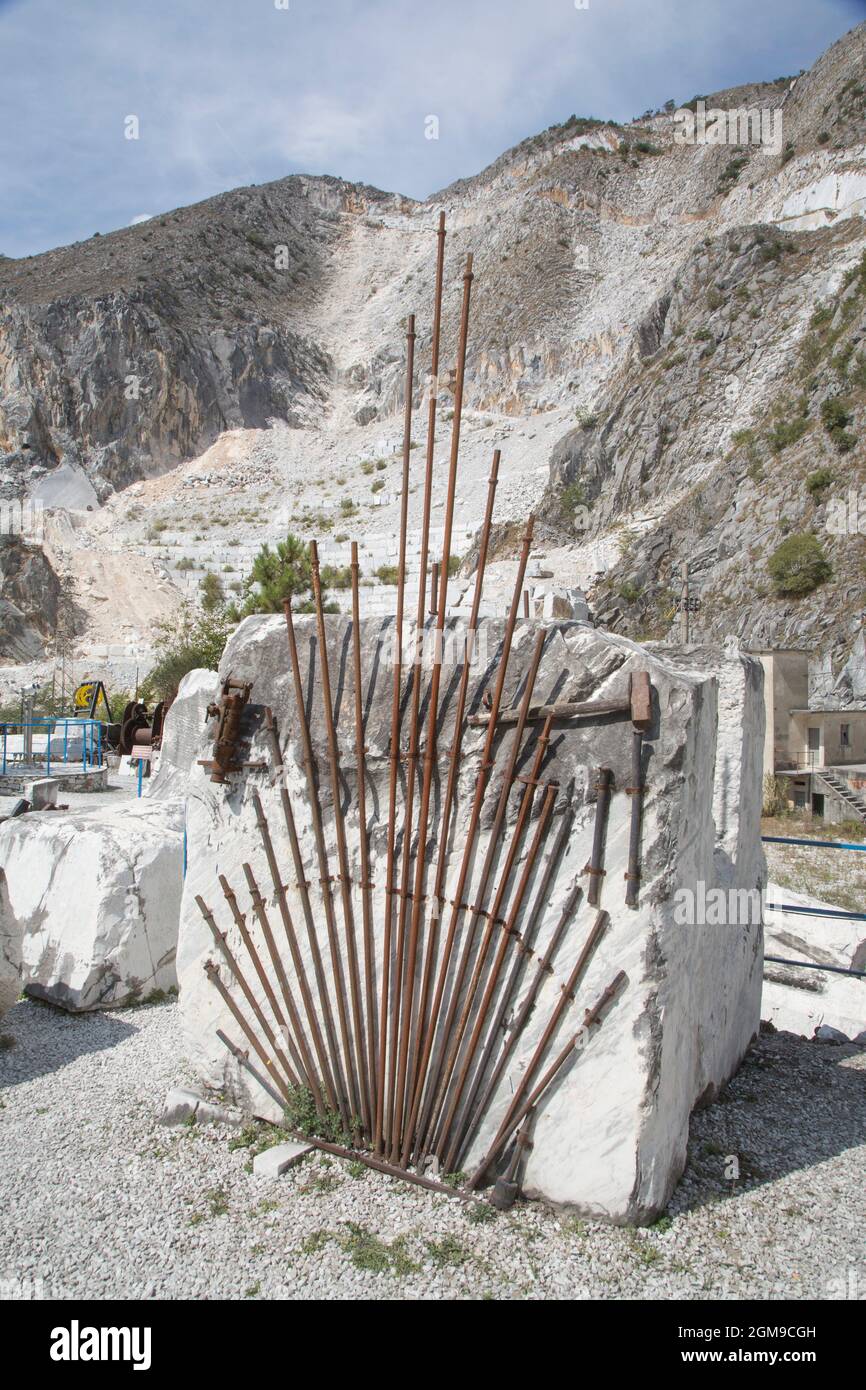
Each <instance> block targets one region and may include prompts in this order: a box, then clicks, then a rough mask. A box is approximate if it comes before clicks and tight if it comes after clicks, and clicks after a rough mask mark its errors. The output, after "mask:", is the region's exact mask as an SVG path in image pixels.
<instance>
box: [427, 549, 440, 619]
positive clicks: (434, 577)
mask: <svg viewBox="0 0 866 1390" xmlns="http://www.w3.org/2000/svg"><path fill="white" fill-rule="evenodd" d="M438 601H439V561H438V560H434V561H433V564H432V565H431V567H430V610H429V611H430V617H431V618H435V617H436V607H437V603H438Z"/></svg>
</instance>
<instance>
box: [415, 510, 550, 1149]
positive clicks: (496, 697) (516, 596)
mask: <svg viewBox="0 0 866 1390" xmlns="http://www.w3.org/2000/svg"><path fill="white" fill-rule="evenodd" d="M534 523H535V519H534V517H533V516H532V515H530V517H529V520H528V522H527V527H526V534H525V536H524V538H523V548H522V550H521V553H520V560H519V562H518V567H517V578H516V581H515V585H514V592H513V595H512V599H511V608H510V610H509V614H508V618H507V621H506V624H505V633H504V635H503V639H502V651H501V653H500V657H499V668H498V671H497V675H496V684H495V686H494V693H493V699H492V702H491V709H492V711H493V713H494V718H493V719H492V720H491V723H490V727H489V729H488V730H487V734H486V736H485V739H484V747H483V749H482V753H481V765H480V767H479V770H478V778H477V780H476V784H475V797H474V800H473V803H472V811H471V814H470V820H469V827H468V830H467V836H466V844H465V849H464V854H463V862H462V864H461V867H460V876H459V881H458V885H457V890H456V892H455V894H454V899H453V903H454V904H455V905H453V906H452V911H451V919H450V921H449V924H448V932H447V934H446V938H445V943H444V945H443V949H442V959H441V961H440V967H439V974H438V977H437V980H436V989H435V992H434V995H433V1002H432V1004H431V1007H430V1018H429V1020H428V1022H427V1024H426V1025H425V1038H424V1045H423V1050H422V1052H421V1056H420V1058H419V1064H418V1070H417V1072H416V1077H415V1093H414V1096H413V1098H412V1106H411V1111H410V1115H409V1122H408V1124H407V1126H406V1135H405V1138H404V1142H403V1153H402V1160H401V1161H402V1162H403V1163H406V1162H408V1154H409V1152H410V1151H411V1147H412V1146H413V1145H414V1143H415V1137H416V1136H415V1126H416V1123H417V1120H418V1113H419V1110H420V1107H421V1102H422V1097H423V1095H424V1090H425V1086H426V1082H427V1069H428V1066H429V1064H430V1058H431V1054H432V1051H433V1043H434V1040H435V1037H436V1033H437V1029H438V1022H439V1014H440V1011H441V1007H442V999H443V996H444V993H445V986H446V983H447V980H448V974H449V971H450V968H451V957H452V955H453V951H454V937H455V934H456V931H457V923H458V919H459V911H458V909H457V907H456V904H460V903H462V902H463V895H464V893H465V890H466V880H467V878H468V875H469V868H470V863H471V850H472V847H473V844H474V840H475V835H476V832H477V829H478V824H479V821H480V818H481V804H482V802H483V800H484V793H485V791H486V788H487V781H488V778H489V776H490V770H491V767H492V761H491V756H492V750H493V742H494V739H495V736H496V718H495V715H496V714H498V712H499V707H500V705H501V703H502V690H503V686H504V685H505V674H506V671H507V669H508V658H509V656H510V655H511V643H512V641H513V638H514V628H515V624H516V622H517V609H518V604H519V602H520V591H521V588H522V586H523V576H524V574H525V572H526V565H527V562H528V560H529V549H530V546H531V544H532V530H533V526H534ZM455 744H456V739H455ZM453 751H454V750H453V749H452V768H453V769H454V776H455V778H456V768H455V767H454V757H453ZM425 776H426V772H425ZM450 780H451V774H450V773H449V782H450ZM452 794H453V793H452ZM446 837H447V827H442V828H441V830H440V837H439V864H438V866H437V870H436V887H435V890H434V895H435V902H434V910H435V911H436V912H437V914H438V912H439V910H440V904H441V896H440V895H441V892H442V885H443V879H444V863H445V857H446V851H447V838H446ZM433 1084H434V1085H435V1079H434V1082H433ZM431 1099H432V1097H431Z"/></svg>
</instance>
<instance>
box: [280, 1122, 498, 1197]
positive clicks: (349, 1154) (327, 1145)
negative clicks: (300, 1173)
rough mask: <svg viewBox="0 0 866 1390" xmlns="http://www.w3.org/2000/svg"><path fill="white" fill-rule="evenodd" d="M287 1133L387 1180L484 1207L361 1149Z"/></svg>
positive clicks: (464, 1195) (297, 1132)
mask: <svg viewBox="0 0 866 1390" xmlns="http://www.w3.org/2000/svg"><path fill="white" fill-rule="evenodd" d="M288 1133H290V1134H291V1135H292V1137H293V1138H294V1139H297V1140H298V1141H299V1142H300V1143H302V1144H312V1146H313V1148H314V1149H321V1150H322V1152H323V1153H326V1154H333V1155H334V1157H335V1158H346V1159H349V1160H350V1161H351V1162H353V1163H354V1162H357V1163H363V1164H365V1165H366V1167H368V1168H372V1169H373V1170H374V1172H376V1173H385V1174H386V1176H387V1177H389V1178H398V1179H399V1180H400V1181H401V1182H410V1183H413V1184H414V1185H415V1186H416V1187H424V1188H426V1189H427V1191H428V1192H438V1193H441V1195H442V1196H443V1197H456V1198H457V1200H458V1201H459V1202H463V1203H465V1204H467V1205H472V1206H486V1205H487V1204H486V1202H483V1201H482V1199H481V1198H479V1197H470V1196H468V1195H467V1194H466V1193H465V1192H463V1191H462V1190H461V1189H460V1188H459V1187H451V1186H450V1184H449V1183H446V1182H437V1181H436V1179H435V1178H428V1177H425V1176H424V1175H423V1174H422V1173H411V1172H409V1170H408V1169H406V1168H398V1167H397V1166H396V1165H395V1164H393V1163H388V1162H386V1161H385V1160H384V1159H382V1158H376V1157H374V1155H373V1154H371V1153H365V1152H364V1150H363V1149H347V1148H344V1147H343V1145H342V1144H332V1143H331V1142H330V1141H329V1140H325V1139H319V1138H318V1137H316V1136H312V1137H311V1136H310V1135H309V1134H302V1133H300V1131H298V1130H289V1131H288Z"/></svg>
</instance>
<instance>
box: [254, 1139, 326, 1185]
mask: <svg viewBox="0 0 866 1390" xmlns="http://www.w3.org/2000/svg"><path fill="white" fill-rule="evenodd" d="M311 1153H313V1145H312V1144H300V1143H294V1142H289V1143H286V1144H274V1145H273V1147H272V1148H270V1149H265V1151H264V1153H260V1154H256V1156H255V1158H254V1159H253V1173H254V1174H255V1176H256V1177H257V1178H281V1177H282V1176H283V1173H285V1172H287V1171H288V1169H289V1168H293V1167H294V1165H295V1164H296V1163H300V1162H301V1159H303V1158H306V1157H307V1154H311Z"/></svg>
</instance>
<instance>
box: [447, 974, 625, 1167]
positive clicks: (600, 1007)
mask: <svg viewBox="0 0 866 1390" xmlns="http://www.w3.org/2000/svg"><path fill="white" fill-rule="evenodd" d="M625 982H626V974H625V971H624V970H620V971H618V972H617V974H616V975H615V976H614V977H613V979H612V980H611V982H610V984H609V985H608V986H607V988H606V989H605V990H603V991H602V993H601V994H600V995H599V997H598V999H597V1000H596V1001H595V1004H594V1005H593V1006H592V1008H591V1009H587V1010H586V1013H585V1014H584V1019H583V1024H582V1026H581V1028H580V1030H579V1031H578V1032H577V1033H575V1035H574V1037H572V1038H569V1040H568V1042H567V1043H566V1044H565V1047H563V1049H562V1051H561V1052H559V1053H558V1054H557V1056H556V1057H555V1058H554V1060H553V1061H552V1062H551V1064H550V1066H549V1067H548V1068H547V1071H546V1072H545V1073H544V1075H543V1076H542V1078H541V1080H540V1081H539V1083H538V1085H537V1086H536V1087H535V1088H534V1090H533V1091H532V1093H531V1095H529V1096H528V1097H527V1099H526V1100H525V1101H523V1102H522V1104H521V1105H520V1106H519V1107H518V1109H517V1111H516V1113H515V1114H514V1115H513V1116H512V1118H511V1120H510V1123H509V1125H508V1128H507V1129H505V1130H504V1133H503V1129H502V1128H500V1131H499V1134H498V1135H497V1137H496V1138H495V1139H494V1141H493V1143H492V1144H491V1145H490V1148H489V1149H488V1151H487V1153H486V1154H485V1156H484V1158H483V1159H482V1160H481V1162H480V1163H479V1165H478V1167H477V1168H476V1170H475V1172H474V1173H473V1174H472V1177H471V1178H470V1179H469V1182H468V1183H467V1184H466V1190H467V1191H468V1192H472V1191H474V1190H475V1188H476V1187H477V1186H478V1184H479V1183H480V1182H481V1180H482V1179H483V1177H484V1174H485V1173H486V1172H487V1171H488V1169H489V1168H490V1165H491V1163H493V1162H495V1160H496V1158H497V1157H498V1155H499V1153H500V1152H501V1150H502V1146H503V1143H504V1142H505V1141H506V1140H507V1139H508V1136H509V1134H511V1133H512V1132H513V1130H515V1129H516V1128H517V1126H518V1125H520V1124H522V1123H523V1121H524V1119H525V1118H526V1116H527V1115H528V1114H529V1112H530V1111H531V1110H533V1109H534V1108H535V1106H536V1105H537V1104H538V1102H539V1100H540V1099H541V1097H542V1096H543V1095H544V1092H545V1091H546V1090H547V1088H548V1086H549V1085H550V1084H551V1082H552V1081H553V1080H554V1079H555V1078H556V1075H557V1073H558V1072H559V1071H560V1070H561V1069H562V1067H563V1066H564V1065H565V1063H566V1062H567V1061H568V1059H569V1057H570V1056H571V1054H572V1052H574V1051H575V1049H576V1048H580V1047H583V1046H585V1044H586V1043H587V1042H588V1041H589V1038H590V1036H591V1034H592V1029H593V1028H594V1027H595V1026H596V1025H598V1024H600V1023H601V1022H602V1021H603V1014H604V1010H605V1009H606V1008H607V1006H608V1004H610V1003H611V1001H612V1000H613V998H614V997H615V995H616V994H618V993H619V991H620V989H621V988H622V986H623V985H624V984H625Z"/></svg>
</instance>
